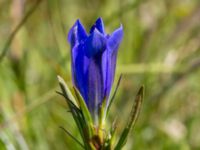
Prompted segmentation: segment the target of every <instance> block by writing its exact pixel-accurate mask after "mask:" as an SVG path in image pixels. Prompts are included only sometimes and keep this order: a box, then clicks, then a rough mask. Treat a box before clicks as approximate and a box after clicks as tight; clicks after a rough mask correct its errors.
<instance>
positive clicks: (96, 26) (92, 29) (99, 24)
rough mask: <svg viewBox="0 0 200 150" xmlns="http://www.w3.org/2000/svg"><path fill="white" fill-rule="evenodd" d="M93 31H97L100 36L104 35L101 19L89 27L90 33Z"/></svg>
mask: <svg viewBox="0 0 200 150" xmlns="http://www.w3.org/2000/svg"><path fill="white" fill-rule="evenodd" d="M95 29H97V30H98V31H99V32H101V33H102V34H105V31H104V23H103V20H102V18H98V19H97V20H96V22H95V24H94V25H93V26H92V27H91V30H90V33H93V32H94V30H95Z"/></svg>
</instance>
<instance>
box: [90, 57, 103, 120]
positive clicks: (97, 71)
mask: <svg viewBox="0 0 200 150" xmlns="http://www.w3.org/2000/svg"><path fill="white" fill-rule="evenodd" d="M88 98H89V100H88V101H89V104H88V107H89V110H90V111H91V112H92V114H93V115H94V118H95V116H97V115H98V109H99V106H100V104H101V103H102V101H103V98H104V85H103V76H102V70H101V55H98V56H96V57H91V58H90V63H89V67H88Z"/></svg>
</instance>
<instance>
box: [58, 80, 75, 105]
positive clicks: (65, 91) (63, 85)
mask: <svg viewBox="0 0 200 150" xmlns="http://www.w3.org/2000/svg"><path fill="white" fill-rule="evenodd" d="M57 78H58V82H59V84H60V87H61V90H62V92H63V94H64V96H65V97H67V98H68V99H69V100H70V101H71V102H72V103H73V104H74V105H75V106H76V107H77V108H79V105H78V103H77V101H76V99H75V98H74V96H73V95H72V93H71V91H70V89H69V87H68V86H67V84H66V83H65V81H64V79H63V78H61V77H60V76H57Z"/></svg>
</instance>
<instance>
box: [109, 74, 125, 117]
mask: <svg viewBox="0 0 200 150" xmlns="http://www.w3.org/2000/svg"><path fill="white" fill-rule="evenodd" d="M121 79H122V74H121V75H120V77H119V79H118V81H117V85H116V88H115V90H114V93H113V96H112V97H111V99H110V102H109V104H108V108H107V111H106V116H107V115H108V113H109V111H110V107H111V106H112V103H113V100H114V98H115V95H116V93H117V90H118V88H119V85H120V82H121Z"/></svg>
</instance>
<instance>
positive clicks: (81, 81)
mask: <svg viewBox="0 0 200 150" xmlns="http://www.w3.org/2000/svg"><path fill="white" fill-rule="evenodd" d="M122 38H123V27H122V25H121V26H120V27H119V28H118V29H116V30H115V31H114V32H113V33H112V34H107V33H106V32H105V29H104V24H103V21H102V19H101V18H98V19H97V20H96V22H95V24H94V25H93V26H92V27H91V29H90V32H89V34H88V33H87V32H86V30H85V29H84V27H83V25H82V24H81V22H80V21H79V20H77V21H76V22H75V24H74V25H73V26H72V28H71V29H70V31H69V34H68V42H69V43H70V46H71V68H72V79H73V87H72V89H70V88H69V87H68V86H67V84H66V83H65V82H64V80H63V79H62V78H61V77H60V76H58V80H59V84H60V87H61V92H58V93H59V94H61V95H62V96H64V98H65V100H66V102H67V104H68V106H69V108H70V112H71V114H72V116H73V119H74V120H75V123H76V125H77V127H78V130H79V132H80V135H81V137H82V141H83V144H82V142H80V141H78V140H77V139H76V138H75V137H73V136H72V134H71V133H70V132H68V131H66V130H65V131H66V132H67V133H68V134H69V135H70V136H71V137H72V138H73V139H74V140H75V141H76V142H77V143H78V144H79V145H80V146H81V147H82V148H84V149H86V150H120V149H122V147H123V146H124V145H125V143H126V141H127V137H128V134H129V132H130V129H131V127H132V126H133V125H134V124H135V121H136V119H137V117H138V114H139V111H140V106H141V102H142V99H143V87H141V88H140V90H139V92H138V94H137V96H136V98H135V101H134V104H133V107H132V110H131V113H130V115H129V119H128V122H127V124H126V126H125V128H124V129H123V131H122V133H121V135H120V136H117V134H115V131H116V128H117V123H114V124H113V125H112V126H111V127H108V125H107V116H108V114H109V110H110V107H111V105H112V104H113V100H114V95H115V94H116V92H117V89H118V86H119V83H120V80H121V76H120V78H119V80H118V83H117V86H116V88H115V90H114V94H113V96H111V94H110V93H111V89H112V86H113V82H114V77H115V68H116V61H117V53H118V48H119V45H120V43H121V41H122Z"/></svg>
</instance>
